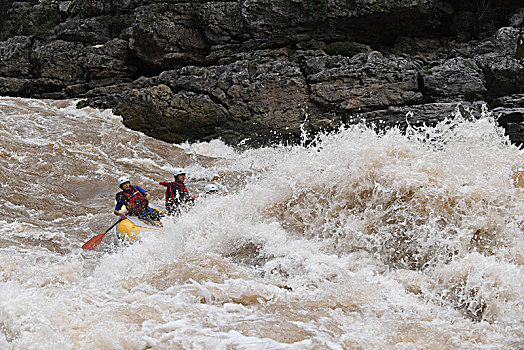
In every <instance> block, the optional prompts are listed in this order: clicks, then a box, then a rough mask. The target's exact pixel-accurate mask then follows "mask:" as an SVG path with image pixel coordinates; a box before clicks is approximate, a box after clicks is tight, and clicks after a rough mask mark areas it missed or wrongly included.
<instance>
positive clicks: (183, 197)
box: [166, 181, 189, 208]
mask: <svg viewBox="0 0 524 350" xmlns="http://www.w3.org/2000/svg"><path fill="white" fill-rule="evenodd" d="M172 185H175V187H176V189H173V186H172ZM188 198H189V191H188V190H187V187H186V185H184V183H182V182H178V181H173V182H169V183H168V184H167V188H166V208H169V207H172V206H173V205H180V204H182V203H184V202H186V201H187V199H188Z"/></svg>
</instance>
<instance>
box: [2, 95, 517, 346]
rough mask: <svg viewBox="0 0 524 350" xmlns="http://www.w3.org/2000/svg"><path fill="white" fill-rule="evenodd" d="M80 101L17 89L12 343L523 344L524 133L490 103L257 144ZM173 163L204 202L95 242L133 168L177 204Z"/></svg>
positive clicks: (8, 230)
mask: <svg viewBox="0 0 524 350" xmlns="http://www.w3.org/2000/svg"><path fill="white" fill-rule="evenodd" d="M75 103H76V102H75V101H47V100H32V99H21V98H0V120H1V123H0V145H1V148H0V180H1V188H2V195H1V196H0V349H150V348H151V349H522V348H523V347H524V236H523V232H524V231H523V230H524V205H523V204H524V175H523V174H524V152H523V151H522V150H520V149H518V148H517V147H515V146H514V145H512V144H510V142H509V141H508V139H507V137H505V136H504V133H503V130H502V129H500V128H498V127H497V126H496V123H495V121H494V119H493V117H492V116H491V115H490V114H489V112H487V111H486V113H484V115H483V117H482V118H480V119H477V120H464V119H462V118H460V117H456V118H454V119H450V120H447V121H445V122H442V123H440V124H439V125H437V126H435V127H426V128H409V129H408V130H407V132H406V133H403V132H400V131H399V130H396V129H392V130H389V131H387V132H377V131H375V130H373V129H372V128H370V127H366V126H364V125H356V126H353V127H348V128H344V129H341V130H339V131H338V132H336V133H332V134H328V135H321V136H319V137H318V139H317V140H316V142H313V143H307V144H308V145H309V146H305V144H306V143H304V144H303V145H297V146H287V145H275V146H274V147H266V148H259V149H250V150H245V151H239V150H236V149H233V148H231V147H228V146H226V145H225V144H224V143H222V142H221V141H218V140H217V141H212V142H209V143H194V144H189V143H188V144H182V145H172V144H168V143H165V142H162V141H158V140H154V139H152V138H149V137H147V136H145V135H143V134H141V133H139V132H135V131H132V130H129V129H127V128H126V127H124V126H123V124H122V122H121V118H120V117H118V116H115V115H113V114H112V113H111V112H110V111H99V110H94V109H90V108H84V109H76V108H75ZM174 167H184V168H185V169H186V170H187V174H188V175H187V178H186V183H187V185H188V188H189V190H190V191H191V192H193V193H194V194H199V195H200V197H199V198H198V199H197V201H196V205H195V206H194V208H193V209H192V210H191V211H190V212H188V213H185V214H184V215H182V216H181V217H179V218H175V219H169V220H165V232H164V233H163V234H158V235H150V236H146V237H144V238H143V239H142V241H141V242H139V243H136V244H133V245H122V244H121V243H120V242H119V240H118V239H117V238H116V235H115V233H114V232H113V231H111V232H109V233H108V234H107V235H106V236H105V238H104V240H103V242H102V243H101V245H100V246H99V247H98V248H96V249H95V250H92V251H86V250H82V249H81V248H80V247H81V245H82V244H83V243H85V242H86V241H87V240H89V238H91V237H92V236H94V235H96V234H98V233H102V232H104V231H105V230H106V229H107V228H108V227H109V226H111V224H112V223H114V221H115V216H114V215H113V214H112V211H113V207H114V195H115V193H116V192H118V187H117V185H116V179H117V178H118V177H119V176H120V175H123V174H125V175H128V176H129V177H130V178H131V181H132V183H133V184H137V185H140V186H141V187H143V188H145V189H146V190H148V191H149V192H150V193H151V195H152V204H153V205H160V206H162V205H163V196H164V191H165V188H164V187H162V186H161V185H159V184H158V182H159V181H166V180H171V179H172V169H173V168H174ZM208 183H215V184H216V185H217V186H218V187H219V188H220V193H219V194H218V195H215V196H207V197H206V196H203V195H201V192H202V189H203V188H204V186H205V185H206V184H208Z"/></svg>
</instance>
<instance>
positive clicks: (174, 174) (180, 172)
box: [173, 168, 186, 179]
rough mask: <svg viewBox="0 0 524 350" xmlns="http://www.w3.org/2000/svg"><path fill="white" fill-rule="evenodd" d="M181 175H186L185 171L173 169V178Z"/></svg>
mask: <svg viewBox="0 0 524 350" xmlns="http://www.w3.org/2000/svg"><path fill="white" fill-rule="evenodd" d="M182 174H184V175H185V174H186V171H185V170H184V168H175V170H173V176H174V177H175V179H176V177H177V176H178V175H182Z"/></svg>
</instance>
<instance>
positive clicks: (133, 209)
mask: <svg viewBox="0 0 524 350" xmlns="http://www.w3.org/2000/svg"><path fill="white" fill-rule="evenodd" d="M119 198H123V199H124V202H125V203H126V208H127V210H128V211H129V212H130V213H132V214H136V213H139V212H140V211H142V210H143V209H145V208H146V207H147V205H148V202H147V199H146V197H145V196H144V195H143V194H142V193H140V191H139V190H137V189H136V188H135V186H133V185H131V187H129V191H122V192H118V193H117V194H116V200H117V201H118V200H119Z"/></svg>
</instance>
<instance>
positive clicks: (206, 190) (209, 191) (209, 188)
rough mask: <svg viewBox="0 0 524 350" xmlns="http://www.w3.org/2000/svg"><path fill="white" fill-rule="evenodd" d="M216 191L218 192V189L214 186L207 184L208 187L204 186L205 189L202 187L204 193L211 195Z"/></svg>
mask: <svg viewBox="0 0 524 350" xmlns="http://www.w3.org/2000/svg"><path fill="white" fill-rule="evenodd" d="M217 191H218V187H217V185H215V184H209V185H206V187H204V192H205V193H213V192H217Z"/></svg>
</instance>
